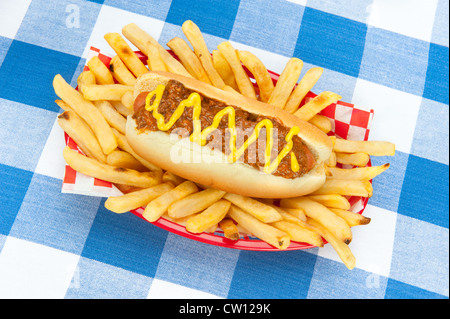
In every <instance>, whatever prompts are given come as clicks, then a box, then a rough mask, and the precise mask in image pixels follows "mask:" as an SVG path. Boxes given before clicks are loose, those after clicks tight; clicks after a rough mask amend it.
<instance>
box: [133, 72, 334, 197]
mask: <svg viewBox="0 0 450 319" xmlns="http://www.w3.org/2000/svg"><path fill="white" fill-rule="evenodd" d="M134 99H135V101H134V114H133V115H130V116H128V118H127V125H126V137H127V140H128V142H129V144H130V146H131V147H132V148H133V150H134V151H135V152H136V153H137V154H138V155H139V156H141V157H143V158H144V159H146V160H148V161H149V162H152V163H153V164H155V165H157V166H159V167H161V168H163V169H165V170H168V171H170V172H172V173H174V174H176V175H179V176H181V177H183V178H186V179H189V180H191V181H194V182H196V183H199V184H201V185H204V186H206V187H212V188H216V189H220V190H223V191H226V192H230V193H236V194H241V195H245V196H250V197H259V198H288V197H295V196H301V195H305V194H308V193H311V192H313V191H315V190H316V189H318V188H319V187H321V186H322V185H323V184H324V182H325V179H326V175H325V169H324V162H325V161H326V160H327V159H328V158H329V157H330V155H331V150H332V142H331V140H330V138H329V137H328V136H327V135H326V134H325V133H323V132H322V131H321V130H319V129H318V128H316V127H315V126H313V125H312V124H310V123H308V122H305V121H303V120H300V119H298V118H297V117H296V116H294V115H292V114H290V113H288V112H285V111H283V110H281V109H279V108H275V107H273V106H271V105H269V104H266V103H263V102H259V101H256V100H253V99H249V98H246V97H244V96H241V95H239V94H236V93H234V92H228V91H224V90H220V89H217V88H215V87H213V86H211V85H208V84H206V83H203V82H200V81H198V80H195V79H192V78H187V77H184V76H181V75H177V74H172V73H167V72H156V71H153V72H148V73H146V74H143V75H141V76H139V77H138V78H137V80H136V84H135V87H134ZM180 154H184V155H183V156H181V155H180Z"/></svg>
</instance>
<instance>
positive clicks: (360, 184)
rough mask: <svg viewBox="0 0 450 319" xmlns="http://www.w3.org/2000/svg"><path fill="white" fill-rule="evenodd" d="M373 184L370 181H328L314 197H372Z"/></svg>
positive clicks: (315, 192)
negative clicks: (332, 195)
mask: <svg viewBox="0 0 450 319" xmlns="http://www.w3.org/2000/svg"><path fill="white" fill-rule="evenodd" d="M372 192H373V189H372V184H371V183H370V182H368V181H361V180H347V179H327V180H326V181H325V183H324V184H323V185H322V187H320V188H319V189H318V190H316V191H314V192H313V193H311V194H312V195H325V194H340V195H343V196H361V197H371V196H372Z"/></svg>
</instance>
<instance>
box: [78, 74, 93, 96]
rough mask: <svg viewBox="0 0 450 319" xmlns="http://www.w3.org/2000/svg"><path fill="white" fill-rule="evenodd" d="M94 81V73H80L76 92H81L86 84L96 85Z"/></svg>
mask: <svg viewBox="0 0 450 319" xmlns="http://www.w3.org/2000/svg"><path fill="white" fill-rule="evenodd" d="M96 83H97V82H96V79H95V75H94V72H92V71H90V70H88V71H83V72H81V73H80V75H79V76H78V78H77V86H78V91H81V88H82V87H83V85H85V84H87V85H90V84H96Z"/></svg>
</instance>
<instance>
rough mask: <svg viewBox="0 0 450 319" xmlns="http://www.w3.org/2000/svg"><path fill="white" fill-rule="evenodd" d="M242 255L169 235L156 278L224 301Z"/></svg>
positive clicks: (231, 250) (235, 251) (233, 250)
mask: <svg viewBox="0 0 450 319" xmlns="http://www.w3.org/2000/svg"><path fill="white" fill-rule="evenodd" d="M239 253H240V252H239V250H235V249H229V248H223V247H218V246H212V245H207V244H204V243H200V242H196V241H192V240H190V239H187V238H184V237H180V236H178V235H175V234H169V236H168V237H167V241H166V245H165V247H164V251H163V253H162V255H161V258H160V262H159V265H158V271H157V272H156V275H155V278H157V279H161V280H165V281H168V282H172V283H175V284H178V285H182V286H184V287H189V288H192V289H197V290H201V291H205V292H208V293H211V294H213V295H216V296H220V297H223V298H225V297H227V294H228V289H229V287H230V283H231V280H232V278H233V273H234V271H235V267H236V262H237V260H238V258H239ZM218 269H220V271H217V270H218Z"/></svg>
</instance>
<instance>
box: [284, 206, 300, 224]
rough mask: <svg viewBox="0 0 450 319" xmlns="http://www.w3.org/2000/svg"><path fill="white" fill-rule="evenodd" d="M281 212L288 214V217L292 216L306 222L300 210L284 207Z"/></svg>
mask: <svg viewBox="0 0 450 319" xmlns="http://www.w3.org/2000/svg"><path fill="white" fill-rule="evenodd" d="M283 211H285V212H287V213H289V214H290V215H292V216H294V217H296V218H298V219H300V220H302V221H306V215H305V211H304V210H303V209H301V208H290V207H284V208H283Z"/></svg>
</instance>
